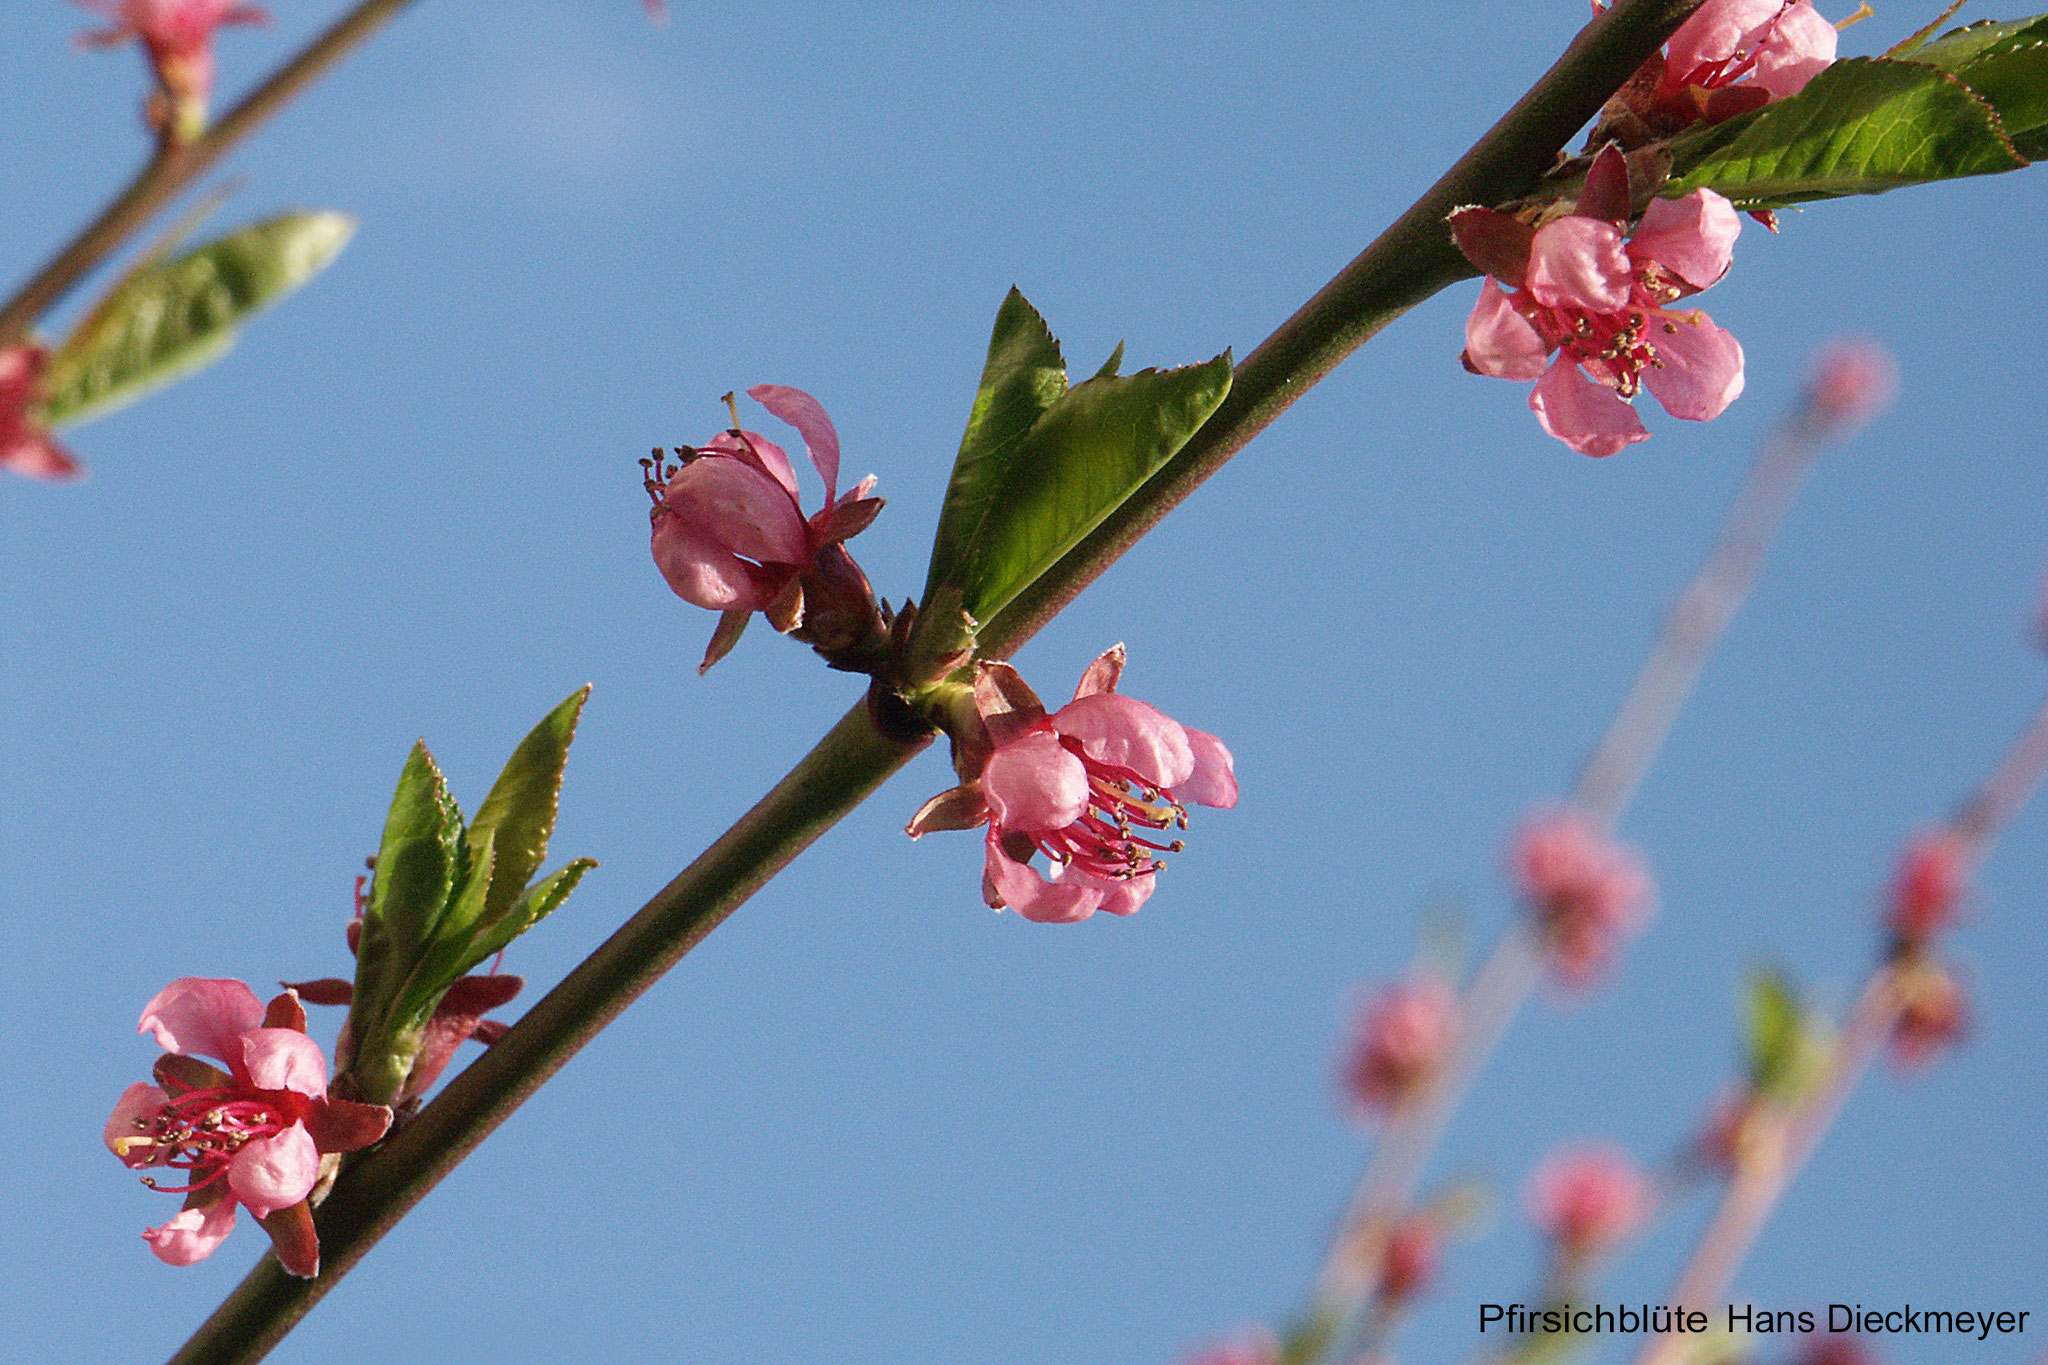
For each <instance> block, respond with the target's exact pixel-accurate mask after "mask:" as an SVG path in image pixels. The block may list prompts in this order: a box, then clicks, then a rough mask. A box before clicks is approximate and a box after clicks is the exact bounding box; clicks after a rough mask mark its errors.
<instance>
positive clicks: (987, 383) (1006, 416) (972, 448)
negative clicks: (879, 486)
mask: <svg viewBox="0 0 2048 1365" xmlns="http://www.w3.org/2000/svg"><path fill="white" fill-rule="evenodd" d="M1118 353H1119V355H1120V354H1121V353H1122V348H1121V347H1119V348H1118ZM1066 391H1067V363H1066V361H1065V360H1064V359H1062V358H1061V356H1060V344H1059V342H1058V341H1056V340H1054V339H1053V335H1052V332H1051V331H1050V330H1049V329H1048V328H1047V327H1046V325H1045V319H1044V318H1042V317H1040V316H1039V315H1038V310H1037V309H1035V308H1033V307H1032V306H1031V304H1030V303H1029V302H1028V301H1026V299H1025V298H1024V295H1023V294H1022V293H1021V292H1019V291H1018V290H1017V289H1016V288H1015V287H1014V286H1013V287H1012V288H1011V290H1010V292H1009V294H1008V295H1007V296H1006V297H1005V298H1004V299H1003V306H1002V307H1001V308H999V309H997V310H996V325H995V331H994V333H993V334H992V335H991V336H990V337H989V342H988V360H987V362H986V363H985V364H984V365H983V366H982V370H981V387H980V388H979V389H977V390H976V391H975V395H974V407H973V409H972V410H971V411H970V412H969V413H968V414H967V434H966V435H964V436H962V437H961V438H960V454H959V455H958V456H957V457H956V458H955V459H954V461H953V479H952V482H951V483H949V484H947V485H946V501H945V505H944V506H943V507H941V508H940V509H939V529H938V532H937V533H936V535H935V536H934V537H933V539H932V564H931V571H930V573H928V574H927V575H926V576H925V585H924V596H923V597H921V598H920V599H919V601H920V602H923V603H926V604H929V603H930V602H931V601H932V600H933V599H934V598H935V597H937V596H938V595H939V593H940V590H941V589H943V588H946V587H958V586H960V584H961V582H962V581H963V578H962V576H963V575H964V574H965V572H966V570H967V558H968V552H969V549H970V547H971V545H972V544H973V540H974V534H975V531H976V530H977V529H978V528H979V527H980V526H981V523H982V521H983V519H984V518H985V517H986V516H987V514H988V509H989V505H990V502H991V501H992V500H993V499H994V498H995V497H996V496H997V495H998V493H1000V492H1001V491H1002V489H1003V488H1004V486H1005V483H1006V476H1007V475H1008V473H1009V468H1010V464H1011V461H1012V460H1013V459H1014V457H1015V455H1016V452H1017V448H1018V446H1019V445H1020V444H1021V443H1022V441H1023V440H1024V437H1025V435H1026V434H1027V433H1028V432H1029V431H1030V430H1031V428H1032V425H1033V424H1034V423H1036V422H1037V421H1038V419H1039V418H1040V417H1042V416H1044V415H1045V412H1046V410H1047V409H1048V408H1050V407H1051V406H1052V405H1053V404H1054V403H1056V402H1058V401H1059V399H1060V396H1061V395H1062V394H1064V393H1066ZM918 624H919V625H920V626H922V625H923V624H924V622H923V621H919V622H918Z"/></svg>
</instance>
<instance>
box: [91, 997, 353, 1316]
mask: <svg viewBox="0 0 2048 1365" xmlns="http://www.w3.org/2000/svg"><path fill="white" fill-rule="evenodd" d="M139 1031H140V1032H144V1033H153V1034H155V1035H156V1040H157V1042H158V1043H159V1044H160V1045H161V1046H162V1047H163V1048H164V1049H165V1052H166V1054H167V1055H165V1056H163V1057H160V1058H158V1059H157V1064H156V1072H155V1074H156V1082H157V1083H156V1084H155V1085H149V1084H146V1083H143V1082H137V1083H136V1084H134V1085H131V1086H129V1087H128V1088H127V1089H126V1090H124V1091H122V1092H121V1098H120V1100H119V1101H118V1102H117V1103H116V1104H115V1105H114V1112H113V1116H112V1117H110V1118H109V1119H108V1120H107V1126H106V1133H105V1140H106V1144H107V1149H108V1150H109V1151H111V1152H113V1154H114V1155H115V1156H116V1157H118V1158H120V1160H121V1162H122V1164H124V1165H126V1166H127V1167H129V1169H131V1170H144V1169H147V1168H150V1167H157V1166H163V1167H168V1168H170V1169H173V1170H178V1171H183V1172H185V1173H186V1174H187V1177H188V1179H189V1182H190V1183H188V1184H185V1185H180V1186H176V1187H174V1188H170V1189H167V1190H165V1193H168V1194H183V1195H184V1196H185V1207H184V1208H183V1210H181V1211H180V1212H179V1213H178V1214H176V1215H175V1216H174V1217H172V1218H171V1220H170V1221H169V1222H167V1223H165V1224H164V1225H163V1226H162V1227H158V1228H151V1229H149V1230H148V1231H146V1232H144V1233H143V1239H144V1240H145V1241H147V1242H148V1243H149V1245H150V1249H151V1250H152V1251H154V1252H155V1253H156V1254H157V1257H158V1258H159V1259H161V1260H164V1261H167V1262H169V1263H170V1264H172V1265H192V1264H194V1263H195V1262H198V1261H203V1260H205V1259H206V1258H207V1257H208V1256H210V1255H212V1254H213V1249H214V1248H215V1247H217V1246H219V1245H220V1243H221V1241H222V1240H223V1239H225V1238H226V1237H227V1235H228V1233H229V1232H231V1231H233V1230H234V1226H235V1205H236V1204H238V1203H239V1204H242V1205H244V1206H246V1207H247V1208H248V1210H249V1212H250V1213H252V1214H254V1215H255V1216H256V1218H257V1219H258V1220H260V1221H261V1222H262V1223H263V1224H264V1228H265V1230H266V1231H268V1232H269V1233H270V1236H271V1241H272V1244H273V1245H274V1246H275V1247H276V1249H277V1257H278V1260H279V1262H280V1263H281V1264H283V1266H284V1268H285V1269H287V1270H289V1271H291V1272H292V1273H293V1274H294V1275H301V1276H312V1275H315V1274H317V1273H319V1269H320V1247H319V1243H318V1241H317V1239H316V1238H315V1236H314V1233H313V1221H312V1215H311V1212H310V1210H309V1209H308V1207H307V1204H306V1197H307V1195H309V1194H310V1193H312V1190H313V1185H314V1183H315V1182H316V1181H317V1180H318V1179H319V1176H320V1167H321V1157H322V1156H323V1155H325V1154H327V1153H331V1152H349V1151H354V1150H356V1149H357V1148H359V1147H366V1146H368V1145H369V1144H370V1143H372V1142H375V1141H376V1140H377V1139H378V1138H381V1137H382V1136H384V1132H385V1130H386V1129H387V1128H389V1127H390V1126H391V1111H390V1110H389V1109H386V1108H384V1107H383V1106H382V1105H370V1104H357V1103H354V1102H353V1101H349V1100H342V1099H335V1098H333V1097H331V1096H329V1095H328V1093H327V1059H326V1057H325V1056H323V1055H322V1054H321V1051H320V1046H319V1044H317V1043H315V1042H314V1041H313V1040H312V1039H311V1038H308V1037H307V1036H306V1012H305V1010H304V1009H302V1008H301V1007H300V1005H299V1000H298V997H297V996H296V995H294V994H293V993H292V992H290V991H286V992H285V993H284V994H283V995H280V996H278V997H277V998H276V999H274V1000H272V1001H271V1002H270V1005H269V1007H268V1008H267V1009H266V1008H265V1007H264V1005H263V1003H262V1002H261V1001H259V1000H258V999H257V998H256V993H255V992H254V991H252V990H250V989H249V987H248V986H247V985H246V984H244V983H243V982H240V981H230V980H221V979H213V978H206V977H193V976H187V977H180V978H179V979H178V980H176V981H173V982H172V983H171V984H170V985H168V986H166V987H164V989H163V990H161V991H159V992H158V993H157V995H156V997H155V998H154V999H152V1000H151V1001H150V1002H149V1004H148V1005H146V1006H145V1007H144V1008H143V1011H142V1022H141V1024H140V1026H139ZM201 1057H212V1058H214V1059H215V1060H217V1061H220V1062H224V1063H226V1064H227V1067H228V1069H227V1070H226V1071H222V1070H221V1069H220V1068H219V1067H215V1066H212V1065H210V1064H208V1063H206V1062H203V1061H200V1060H199V1059H200V1058H201ZM143 1180H144V1183H145V1184H147V1185H150V1186H151V1187H152V1188H162V1187H160V1186H158V1185H157V1184H156V1182H155V1181H154V1180H152V1179H150V1178H149V1177H147V1176H145V1177H144V1178H143Z"/></svg>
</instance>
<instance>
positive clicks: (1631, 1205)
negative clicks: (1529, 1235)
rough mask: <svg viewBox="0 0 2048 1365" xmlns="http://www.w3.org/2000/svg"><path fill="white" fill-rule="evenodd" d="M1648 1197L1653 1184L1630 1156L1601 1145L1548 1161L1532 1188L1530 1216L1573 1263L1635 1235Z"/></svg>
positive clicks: (1564, 1152)
mask: <svg viewBox="0 0 2048 1365" xmlns="http://www.w3.org/2000/svg"><path fill="white" fill-rule="evenodd" d="M1649 1198H1650V1188H1649V1183H1648V1182H1647V1181H1646V1180H1644V1178H1643V1176H1642V1174H1641V1173H1640V1172H1639V1171H1637V1170H1636V1167H1635V1163H1634V1162H1632V1161H1630V1160H1629V1159H1628V1156H1627V1154H1626V1153H1624V1152H1622V1151H1620V1150H1618V1149H1616V1148H1613V1147H1607V1146H1601V1145H1596V1144H1589V1145H1585V1146H1579V1147H1569V1148H1565V1149H1563V1150H1561V1151H1557V1152H1553V1153H1552V1154H1551V1155H1549V1156H1548V1157H1545V1158H1544V1160H1543V1163H1542V1164H1541V1165H1540V1166H1538V1167H1537V1168H1536V1173H1535V1174H1534V1175H1533V1176H1531V1177H1530V1179H1529V1187H1528V1201H1529V1214H1530V1217H1532V1218H1534V1219H1535V1221H1536V1226H1537V1227H1539V1228H1541V1229H1542V1230H1543V1232H1544V1234H1545V1235H1546V1236H1548V1237H1549V1238H1550V1239H1551V1240H1552V1241H1553V1242H1554V1243H1555V1244H1556V1245H1557V1248H1558V1251H1559V1252H1560V1253H1561V1254H1562V1255H1564V1256H1567V1257H1570V1258H1572V1259H1574V1260H1582V1259H1584V1258H1586V1257H1589V1256H1595V1255H1598V1254H1599V1253H1600V1252H1603V1251H1605V1250H1607V1249H1608V1248H1610V1247H1612V1246H1613V1245H1614V1244H1615V1243H1617V1242H1619V1241H1620V1240H1621V1239H1622V1238H1624V1237H1626V1236H1628V1235H1629V1233H1631V1232H1633V1231H1634V1230H1635V1228H1636V1226H1637V1225H1638V1224H1639V1223H1640V1222H1641V1221H1642V1219H1643V1216H1644V1215H1645V1214H1646V1213H1647V1212H1648V1209H1649Z"/></svg>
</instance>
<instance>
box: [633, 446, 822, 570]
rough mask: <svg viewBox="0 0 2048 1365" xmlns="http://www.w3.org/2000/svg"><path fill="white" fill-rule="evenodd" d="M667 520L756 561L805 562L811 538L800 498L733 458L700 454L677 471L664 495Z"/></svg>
mask: <svg viewBox="0 0 2048 1365" xmlns="http://www.w3.org/2000/svg"><path fill="white" fill-rule="evenodd" d="M661 502H662V506H663V508H665V509H666V515H664V516H663V517H662V518H661V519H662V520H667V519H668V517H669V516H673V517H674V518H675V519H676V520H677V521H678V522H679V523H680V524H681V525H682V526H683V527H684V528H685V529H686V530H688V531H691V532H693V533H695V534H697V535H700V536H703V537H705V538H707V539H709V540H711V541H713V542H715V543H716V544H718V545H720V546H722V547H724V548H725V549H726V550H728V551H730V552H731V553H733V554H736V555H744V556H746V557H747V558H748V559H751V560H753V561H754V562H755V563H757V564H801V563H803V562H804V560H805V559H807V558H808V557H809V545H810V542H809V540H808V539H807V537H806V533H805V528H804V519H803V517H802V516H801V515H800V514H799V513H798V511H797V505H796V499H795V498H794V497H792V496H791V495H790V493H789V492H788V490H787V489H784V488H782V487H781V486H780V485H778V484H777V483H776V482H775V481H774V480H773V479H770V478H769V477H767V476H766V475H764V474H762V473H761V472H760V471H759V470H757V469H754V468H752V467H751V466H749V465H747V464H745V463H743V462H741V461H739V460H735V459H728V458H726V457H724V456H717V455H709V456H707V455H700V456H698V457H697V458H696V459H694V460H692V461H690V462H689V463H688V464H686V465H684V466H683V467H682V468H681V469H679V470H677V471H676V476H675V477H674V478H673V479H670V480H669V484H668V489H667V491H666V492H665V493H664V494H663V495H662V500H661Z"/></svg>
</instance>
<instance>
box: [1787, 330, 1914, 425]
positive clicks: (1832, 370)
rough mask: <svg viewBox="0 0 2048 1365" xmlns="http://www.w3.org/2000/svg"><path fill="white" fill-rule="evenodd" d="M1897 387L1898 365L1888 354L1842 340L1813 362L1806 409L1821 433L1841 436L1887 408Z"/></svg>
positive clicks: (1873, 344) (1856, 339)
mask: <svg viewBox="0 0 2048 1365" xmlns="http://www.w3.org/2000/svg"><path fill="white" fill-rule="evenodd" d="M1898 388H1899V366H1898V362H1897V361H1895V360H1893V359H1892V355H1891V352H1890V351H1887V350H1886V349H1885V348H1884V347H1882V346H1880V345H1878V344H1877V343H1876V342H1874V341H1866V340H1863V339H1862V338H1859V337H1843V338H1841V339H1839V340H1837V341H1834V342H1832V343H1830V344H1829V345H1828V347H1827V349H1826V350H1824V351H1822V352H1821V353H1820V356H1819V358H1818V359H1816V360H1815V361H1814V365H1813V372H1812V374H1811V375H1810V376H1809V377H1808V379H1807V384H1806V403H1807V409H1808V411H1809V412H1810V413H1812V415H1813V419H1814V421H1815V423H1816V424H1817V425H1819V426H1820V427H1821V429H1822V430H1823V431H1824V432H1826V433H1827V434H1828V435H1831V436H1832V435H1841V434H1845V433H1847V432H1850V431H1853V430H1855V429H1856V428H1857V427H1860V426H1862V425H1863V424H1864V423H1865V422H1867V421H1869V420H1870V419H1871V418H1872V417H1873V416H1875V415H1876V414H1877V413H1878V412H1880V411H1882V410H1883V409H1884V408H1885V407H1887V406H1889V405H1890V403H1891V401H1892V398H1893V397H1894V396H1895V395H1896V394H1897V393H1898Z"/></svg>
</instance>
